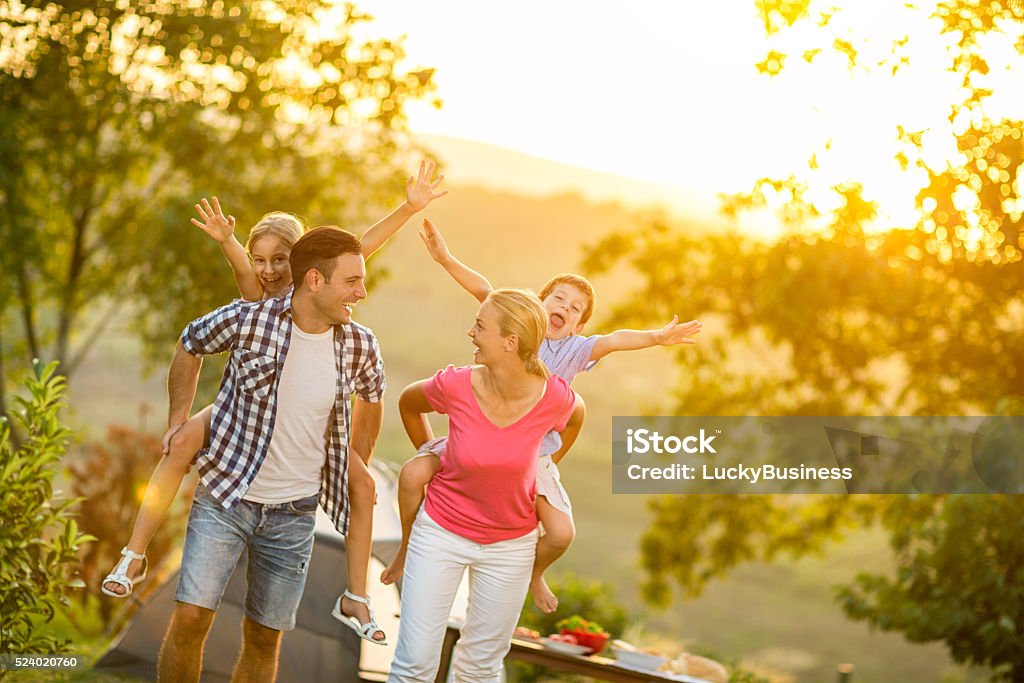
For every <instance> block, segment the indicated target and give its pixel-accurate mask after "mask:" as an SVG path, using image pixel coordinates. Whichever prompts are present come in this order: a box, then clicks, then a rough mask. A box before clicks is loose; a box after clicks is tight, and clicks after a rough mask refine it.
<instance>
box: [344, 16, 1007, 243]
mask: <svg viewBox="0 0 1024 683" xmlns="http://www.w3.org/2000/svg"><path fill="white" fill-rule="evenodd" d="M925 4H927V3H925ZM359 7H360V9H362V10H364V11H367V12H369V13H370V14H372V15H373V16H374V17H375V21H374V22H373V24H372V25H370V26H369V27H368V29H367V31H368V33H370V34H375V35H386V36H399V35H404V36H405V47H406V52H407V64H408V65H409V66H410V67H416V66H432V67H436V69H437V71H436V74H435V81H436V83H437V86H438V95H439V96H440V98H441V99H442V100H443V106H442V107H441V109H439V110H438V109H435V108H434V107H431V106H429V105H428V104H426V103H423V104H413V105H411V106H409V108H408V115H409V123H410V128H411V129H412V130H413V131H414V132H419V133H428V134H434V135H444V136H450V137H456V138H464V139H469V140H475V141H480V142H485V143H488V144H492V145H497V146H500V147H505V148H509V149H512V150H516V151H519V152H523V153H526V154H530V155H533V156H537V157H540V158H543V159H550V160H554V161H559V162H563V163H568V164H572V165H575V166H580V167H584V168H589V169H596V170H601V171H607V172H611V173H615V174H618V175H622V176H627V177H631V178H638V179H643V180H649V181H654V182H658V183H663V184H666V185H669V186H673V187H679V188H685V189H686V190H689V191H695V192H699V193H703V194H705V195H709V196H710V195H716V194H717V193H722V192H739V191H744V190H749V189H750V187H751V185H752V183H753V182H754V180H755V179H757V178H759V177H765V176H773V177H783V176H785V175H788V174H789V173H792V172H803V171H805V170H806V168H807V160H808V158H809V157H810V156H811V154H812V153H817V154H818V155H819V161H820V162H821V163H822V166H823V167H824V168H825V173H823V178H825V179H828V180H832V181H836V180H845V179H856V180H859V181H860V182H862V183H863V184H864V187H865V193H866V195H867V196H868V197H869V198H873V199H875V200H876V201H878V202H879V203H880V206H881V208H882V210H883V212H886V213H887V215H888V217H889V219H890V220H889V222H890V224H905V223H908V222H909V221H910V220H911V217H912V213H913V196H914V194H915V193H916V190H917V188H918V187H920V186H921V184H922V183H923V180H924V178H923V176H922V174H921V173H920V172H919V173H917V174H914V173H906V172H903V171H901V170H900V168H899V167H898V165H897V163H896V162H895V160H894V155H895V152H896V151H897V150H898V147H897V143H896V124H897V123H902V124H904V125H906V126H908V127H916V129H919V130H929V131H931V134H930V135H929V140H930V141H929V142H928V149H929V153H930V154H931V156H932V158H933V159H936V160H939V161H940V162H941V160H942V159H945V158H949V157H950V156H951V155H952V154H953V153H954V150H953V148H952V147H951V142H950V140H949V139H948V135H947V134H946V133H948V130H949V127H950V125H951V124H950V122H949V120H948V112H949V108H948V102H949V101H950V97H951V93H952V91H953V89H955V87H956V79H955V78H954V77H953V76H952V75H951V74H949V73H948V72H946V71H944V69H943V66H942V65H943V56H944V54H945V52H944V51H945V49H946V43H945V42H943V40H941V39H939V38H938V37H937V31H936V30H935V25H934V24H929V23H928V22H927V21H925V20H923V19H922V18H921V15H920V14H919V13H914V12H911V11H908V10H906V9H905V8H904V7H903V4H902V3H898V2H893V1H892V0H858V2H856V3H851V2H848V3H845V6H844V9H843V13H842V14H841V15H837V16H841V19H837V20H835V22H836V23H835V25H837V26H839V27H840V28H841V29H844V30H848V31H849V36H850V37H851V39H852V40H853V41H854V43H855V45H856V47H857V48H858V50H859V51H860V52H861V54H862V56H864V57H867V58H869V59H873V58H874V57H882V56H884V54H882V52H878V50H883V51H884V50H887V49H888V45H889V43H888V42H887V40H888V39H889V38H890V37H891V38H892V39H898V38H899V37H901V36H902V35H910V36H912V38H913V41H912V43H911V45H912V46H913V52H912V60H911V66H910V67H907V68H904V69H903V70H902V71H901V72H900V73H899V74H898V75H897V77H895V78H894V77H892V76H891V75H889V74H886V73H881V74H880V73H877V72H875V73H868V72H867V71H865V70H855V71H854V72H853V73H851V72H850V71H849V69H847V68H846V66H845V64H844V63H843V58H842V56H841V55H838V54H834V53H831V52H830V51H826V53H824V55H823V56H822V57H820V58H818V61H817V62H816V63H815V66H814V67H811V66H808V65H806V64H804V63H803V62H802V60H800V59H799V58H790V60H789V61H788V62H787V65H786V66H787V69H786V71H785V72H784V74H783V77H781V78H774V79H771V78H767V77H765V76H764V75H760V74H758V72H757V69H756V67H755V65H756V64H757V63H758V62H760V61H762V59H764V57H765V55H766V54H767V52H768V51H769V49H771V48H772V47H781V48H783V49H786V48H787V47H792V45H801V46H803V45H806V43H801V42H800V41H801V40H804V39H808V38H809V39H810V40H814V39H815V36H814V35H809V34H806V33H805V34H800V33H796V34H790V35H788V36H787V38H786V39H785V40H790V41H793V42H791V43H789V44H786V43H777V42H772V41H770V40H769V39H768V38H767V37H766V36H765V35H764V30H763V24H762V23H761V19H760V18H759V17H758V15H757V14H756V12H755V10H754V1H753V0H716V1H715V2H702V3H693V2H682V1H670V0H634V1H632V2H611V1H608V0H595V1H590V2H587V1H584V0H559V2H540V1H538V0H521V1H520V2H516V3H500V4H499V3H480V2H472V1H469V0H436V1H434V2H412V1H410V0H375V1H373V2H366V3H362V4H360V5H359ZM861 36H872V37H873V41H872V43H861V42H858V39H859V37H861ZM776 40H778V39H776ZM873 50H874V51H876V52H872V51H873ZM997 66H998V65H997ZM996 71H998V68H997V69H996ZM826 144H827V145H828V151H827V152H826V151H825V146H826ZM826 195H827V193H824V192H819V193H818V195H817V196H816V199H817V200H818V201H820V202H821V203H822V204H823V205H827V204H828V201H829V197H828V196H826Z"/></svg>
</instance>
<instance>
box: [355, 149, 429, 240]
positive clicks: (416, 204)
mask: <svg viewBox="0 0 1024 683" xmlns="http://www.w3.org/2000/svg"><path fill="white" fill-rule="evenodd" d="M433 175H434V162H433V161H426V162H425V161H421V162H420V171H419V175H418V176H417V177H416V178H415V179H414V178H413V177H412V176H409V179H408V180H406V181H405V202H403V203H402V205H401V206H399V207H398V208H397V209H395V210H394V211H392V212H391V213H389V214H388V215H387V216H385V217H384V218H382V219H381V220H379V221H377V222H376V223H375V224H373V225H372V226H370V228H369V229H368V230H367V231H366V232H364V233H363V236H362V237H361V238H359V241H360V242H361V243H362V245H363V256H364V257H365V258H370V256H371V255H372V254H373V252H375V251H377V250H378V249H380V248H381V247H383V246H384V243H385V242H387V241H388V240H389V239H391V237H392V236H393V235H394V234H395V233H396V232H398V231H399V230H401V229H402V226H403V225H405V223H406V221H408V220H409V219H410V218H412V217H413V215H414V214H415V213H417V212H418V211H422V210H423V209H425V208H427V204H429V203H430V202H432V201H434V200H435V199H437V198H438V197H443V196H445V195H446V194H448V190H442V191H440V192H435V191H434V190H436V189H437V187H438V185H440V184H441V181H442V180H444V176H438V178H437V179H436V180H432V178H433Z"/></svg>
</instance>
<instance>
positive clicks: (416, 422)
mask: <svg viewBox="0 0 1024 683" xmlns="http://www.w3.org/2000/svg"><path fill="white" fill-rule="evenodd" d="M547 324H548V316H547V314H546V313H545V311H544V307H543V305H542V304H541V302H540V300H539V299H538V298H537V297H536V296H534V295H533V294H531V293H529V292H525V291H521V290H514V289H497V290H494V291H493V292H491V293H490V295H488V297H487V298H486V299H485V300H484V302H483V304H481V306H480V309H479V311H478V313H477V316H476V321H475V322H474V324H473V327H472V328H470V330H469V337H470V339H472V340H473V345H474V346H475V347H476V351H475V352H474V354H473V360H474V362H475V363H476V365H473V366H467V367H461V368H455V367H452V366H448V368H446V369H445V370H441V371H439V372H438V373H437V374H436V375H434V377H433V378H432V379H429V380H423V381H420V382H416V383H414V384H411V385H410V386H408V387H407V388H406V389H405V391H404V392H403V393H402V397H401V399H400V400H399V404H398V407H399V412H400V413H401V415H402V422H403V424H404V425H405V428H406V431H407V432H408V433H409V437H410V439H412V442H413V445H414V446H416V447H419V446H420V445H421V444H423V443H424V442H426V441H427V440H429V439H430V438H431V437H432V434H431V433H430V426H429V424H428V423H427V418H426V414H427V413H430V412H438V413H442V414H447V415H448V421H449V429H448V447H447V451H446V453H445V456H444V458H443V459H442V461H441V469H440V470H439V471H438V473H437V474H436V475H435V476H434V479H433V480H432V481H431V483H430V486H429V487H428V490H427V495H426V501H425V503H424V506H423V509H422V510H420V512H419V515H418V516H417V518H416V522H415V524H414V525H413V531H412V535H411V537H410V539H409V549H408V555H407V559H406V565H405V583H404V585H403V590H402V612H401V621H400V628H399V633H398V646H397V650H396V652H395V658H394V661H393V663H392V666H391V674H390V675H389V677H388V680H389V681H432V680H433V679H434V676H435V674H436V671H437V666H438V661H439V659H440V654H441V645H442V642H443V639H444V633H445V628H446V625H447V623H448V616H449V613H450V610H451V606H452V601H453V600H454V598H455V592H456V590H457V589H458V587H459V584H460V582H461V580H462V575H463V573H464V572H465V570H466V569H467V568H468V569H469V570H470V590H469V607H468V609H467V612H466V621H465V623H464V624H463V626H462V635H461V638H460V640H459V647H458V649H457V653H456V656H455V661H454V664H453V666H454V670H455V677H456V680H481V681H491V680H493V681H497V680H498V679H499V677H500V673H501V665H502V660H503V659H504V657H505V655H506V654H507V653H508V649H509V644H510V642H511V639H512V632H513V631H514V630H515V626H516V622H517V620H518V618H519V611H520V609H521V608H522V604H523V599H524V598H525V597H526V591H527V588H528V586H529V583H530V575H531V570H532V567H533V562H534V557H535V554H536V544H537V535H538V532H537V515H536V510H535V507H534V497H535V482H536V473H537V471H536V467H537V453H538V451H539V449H540V444H541V441H542V440H543V438H544V435H545V434H546V433H547V432H549V431H551V430H552V429H554V430H555V431H559V432H560V431H563V430H565V429H566V427H567V425H568V423H569V422H570V421H574V422H575V421H577V420H580V419H582V416H581V414H578V413H575V414H574V406H575V404H576V397H575V394H574V393H573V391H572V389H570V388H569V385H568V384H567V383H566V382H565V380H563V379H561V378H560V377H557V376H555V375H549V374H548V371H547V368H545V367H544V364H543V362H541V360H540V359H539V358H538V357H537V351H538V350H539V348H540V345H541V342H542V341H543V340H544V334H545V332H546V330H547Z"/></svg>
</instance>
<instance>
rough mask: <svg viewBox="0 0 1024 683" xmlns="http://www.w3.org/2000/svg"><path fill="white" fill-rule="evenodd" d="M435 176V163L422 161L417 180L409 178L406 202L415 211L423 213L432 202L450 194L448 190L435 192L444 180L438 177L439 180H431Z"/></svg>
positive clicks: (406, 186)
mask: <svg viewBox="0 0 1024 683" xmlns="http://www.w3.org/2000/svg"><path fill="white" fill-rule="evenodd" d="M433 175H434V162H433V161H421V162H420V172H419V175H418V176H417V177H416V178H415V179H413V177H412V176H409V179H408V180H406V181H405V201H406V203H408V204H409V206H410V208H412V210H413V211H422V210H423V209H425V208H426V207H427V204H429V203H430V202H432V201H434V200H435V199H437V198H438V197H443V196H445V195H446V194H448V190H442V191H440V192H434V190H436V189H437V186H438V185H440V184H441V181H442V180H444V176H443V175H442V176H438V177H437V180H431V178H432V177H433Z"/></svg>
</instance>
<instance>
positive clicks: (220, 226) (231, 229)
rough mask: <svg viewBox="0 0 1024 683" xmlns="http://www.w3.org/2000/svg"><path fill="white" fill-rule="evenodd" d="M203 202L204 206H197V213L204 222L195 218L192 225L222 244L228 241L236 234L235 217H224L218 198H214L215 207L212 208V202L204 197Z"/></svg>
mask: <svg viewBox="0 0 1024 683" xmlns="http://www.w3.org/2000/svg"><path fill="white" fill-rule="evenodd" d="M201 201H202V206H200V205H199V204H196V211H197V212H198V213H199V215H200V216H201V217H202V219H203V220H202V221H199V220H196V219H195V218H193V219H192V225H194V226H196V227H197V228H199V229H200V230H202V231H203V232H205V233H206V234H207V235H209V236H210V237H212V238H213V239H215V240H217V241H218V242H220V243H223V242H225V241H227V240H228V239H229V238H230V237H231V236H232V235H233V234H235V217H234V216H227V217H225V216H224V212H223V211H221V209H220V202H219V201H217V198H216V197H214V198H213V207H211V206H210V202H208V201H206V197H203V199H202V200H201Z"/></svg>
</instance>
